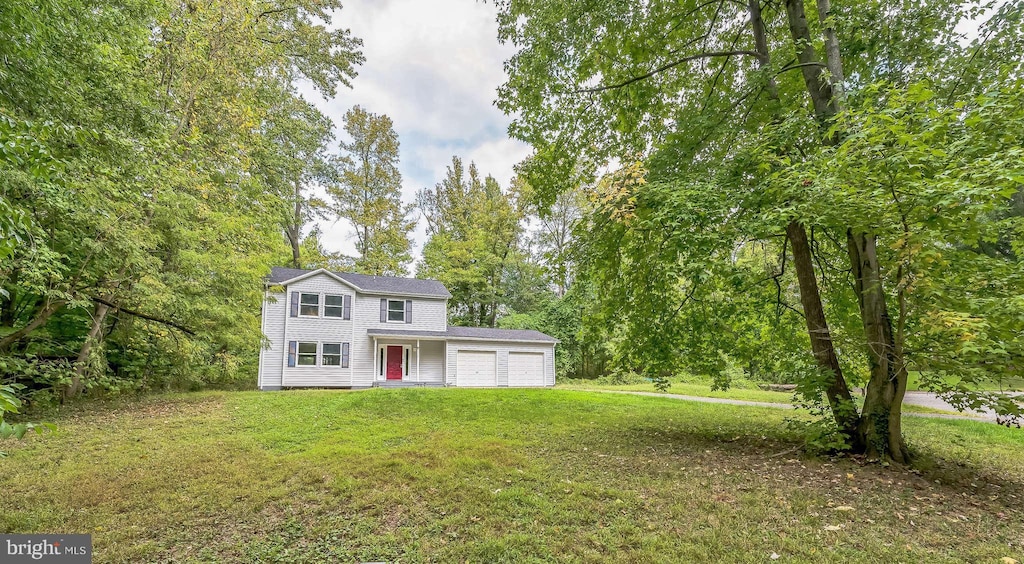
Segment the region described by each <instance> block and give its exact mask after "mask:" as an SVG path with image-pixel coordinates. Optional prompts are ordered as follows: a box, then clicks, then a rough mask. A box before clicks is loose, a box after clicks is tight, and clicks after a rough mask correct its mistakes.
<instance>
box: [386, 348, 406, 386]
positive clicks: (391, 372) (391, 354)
mask: <svg viewBox="0 0 1024 564" xmlns="http://www.w3.org/2000/svg"><path fill="white" fill-rule="evenodd" d="M385 374H387V379H388V380H401V379H402V347H388V363H387V371H386V372H385Z"/></svg>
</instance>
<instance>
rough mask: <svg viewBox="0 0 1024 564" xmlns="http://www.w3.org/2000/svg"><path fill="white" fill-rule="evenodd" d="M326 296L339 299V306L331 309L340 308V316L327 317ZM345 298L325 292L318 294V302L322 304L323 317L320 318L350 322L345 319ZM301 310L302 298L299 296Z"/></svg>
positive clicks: (343, 295)
mask: <svg viewBox="0 0 1024 564" xmlns="http://www.w3.org/2000/svg"><path fill="white" fill-rule="evenodd" d="M299 293H300V294H301V293H302V292H299ZM306 293H307V294H311V293H312V292H306ZM327 296H331V297H332V298H341V305H340V306H331V307H334V308H341V315H338V316H334V315H327ZM345 296H346V294H328V293H327V292H321V293H320V301H321V302H323V315H321V316H320V317H322V318H324V319H337V320H338V321H351V320H350V319H345ZM353 301H355V300H353ZM301 308H302V297H301V296H300V297H299V309H301ZM352 309H355V308H354V307H353V308H352Z"/></svg>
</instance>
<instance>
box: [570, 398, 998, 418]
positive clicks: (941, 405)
mask: <svg viewBox="0 0 1024 564" xmlns="http://www.w3.org/2000/svg"><path fill="white" fill-rule="evenodd" d="M589 391H593V392H604V393H609V394H631V395H635V396H651V397H657V398H672V399H678V400H686V401H699V402H704V403H724V404H728V405H752V406H757V407H774V408H777V409H794V406H793V404H789V403H772V402H766V401H746V400H735V399H725V398H706V397H702V396H685V395H682V394H662V393H659V392H630V391H625V390H589ZM903 401H904V403H907V404H911V405H919V406H923V407H931V408H934V409H942V410H946V411H956V408H955V407H953V406H952V405H949V404H948V403H946V402H944V401H942V399H941V398H939V397H938V396H936V395H935V394H933V393H931V392H907V395H906V397H905V398H904V400H903ZM903 415H906V416H908V417H931V418H936V419H966V420H969V421H984V422H987V423H995V421H996V416H995V414H994V413H992V412H977V411H967V412H964V414H963V415H954V414H946V413H914V412H907V411H904V412H903Z"/></svg>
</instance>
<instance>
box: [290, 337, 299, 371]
mask: <svg viewBox="0 0 1024 564" xmlns="http://www.w3.org/2000/svg"><path fill="white" fill-rule="evenodd" d="M296 348H298V343H296V342H295V341H288V366H289V367H292V368H294V367H295V349H296Z"/></svg>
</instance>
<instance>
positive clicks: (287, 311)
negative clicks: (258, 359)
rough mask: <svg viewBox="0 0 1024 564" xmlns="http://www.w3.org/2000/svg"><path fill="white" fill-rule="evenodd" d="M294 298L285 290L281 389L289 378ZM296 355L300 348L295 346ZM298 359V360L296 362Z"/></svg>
mask: <svg viewBox="0 0 1024 564" xmlns="http://www.w3.org/2000/svg"><path fill="white" fill-rule="evenodd" d="M291 299H292V296H291V294H290V293H288V289H287V288H285V290H284V339H282V340H281V387H282V388H283V387H285V383H284V381H285V377H287V376H288V341H289V339H288V320H289V319H291V317H292V309H291V308H292V304H291ZM295 354H299V346H298V344H296V345H295ZM297 361H298V359H296V362H297Z"/></svg>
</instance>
